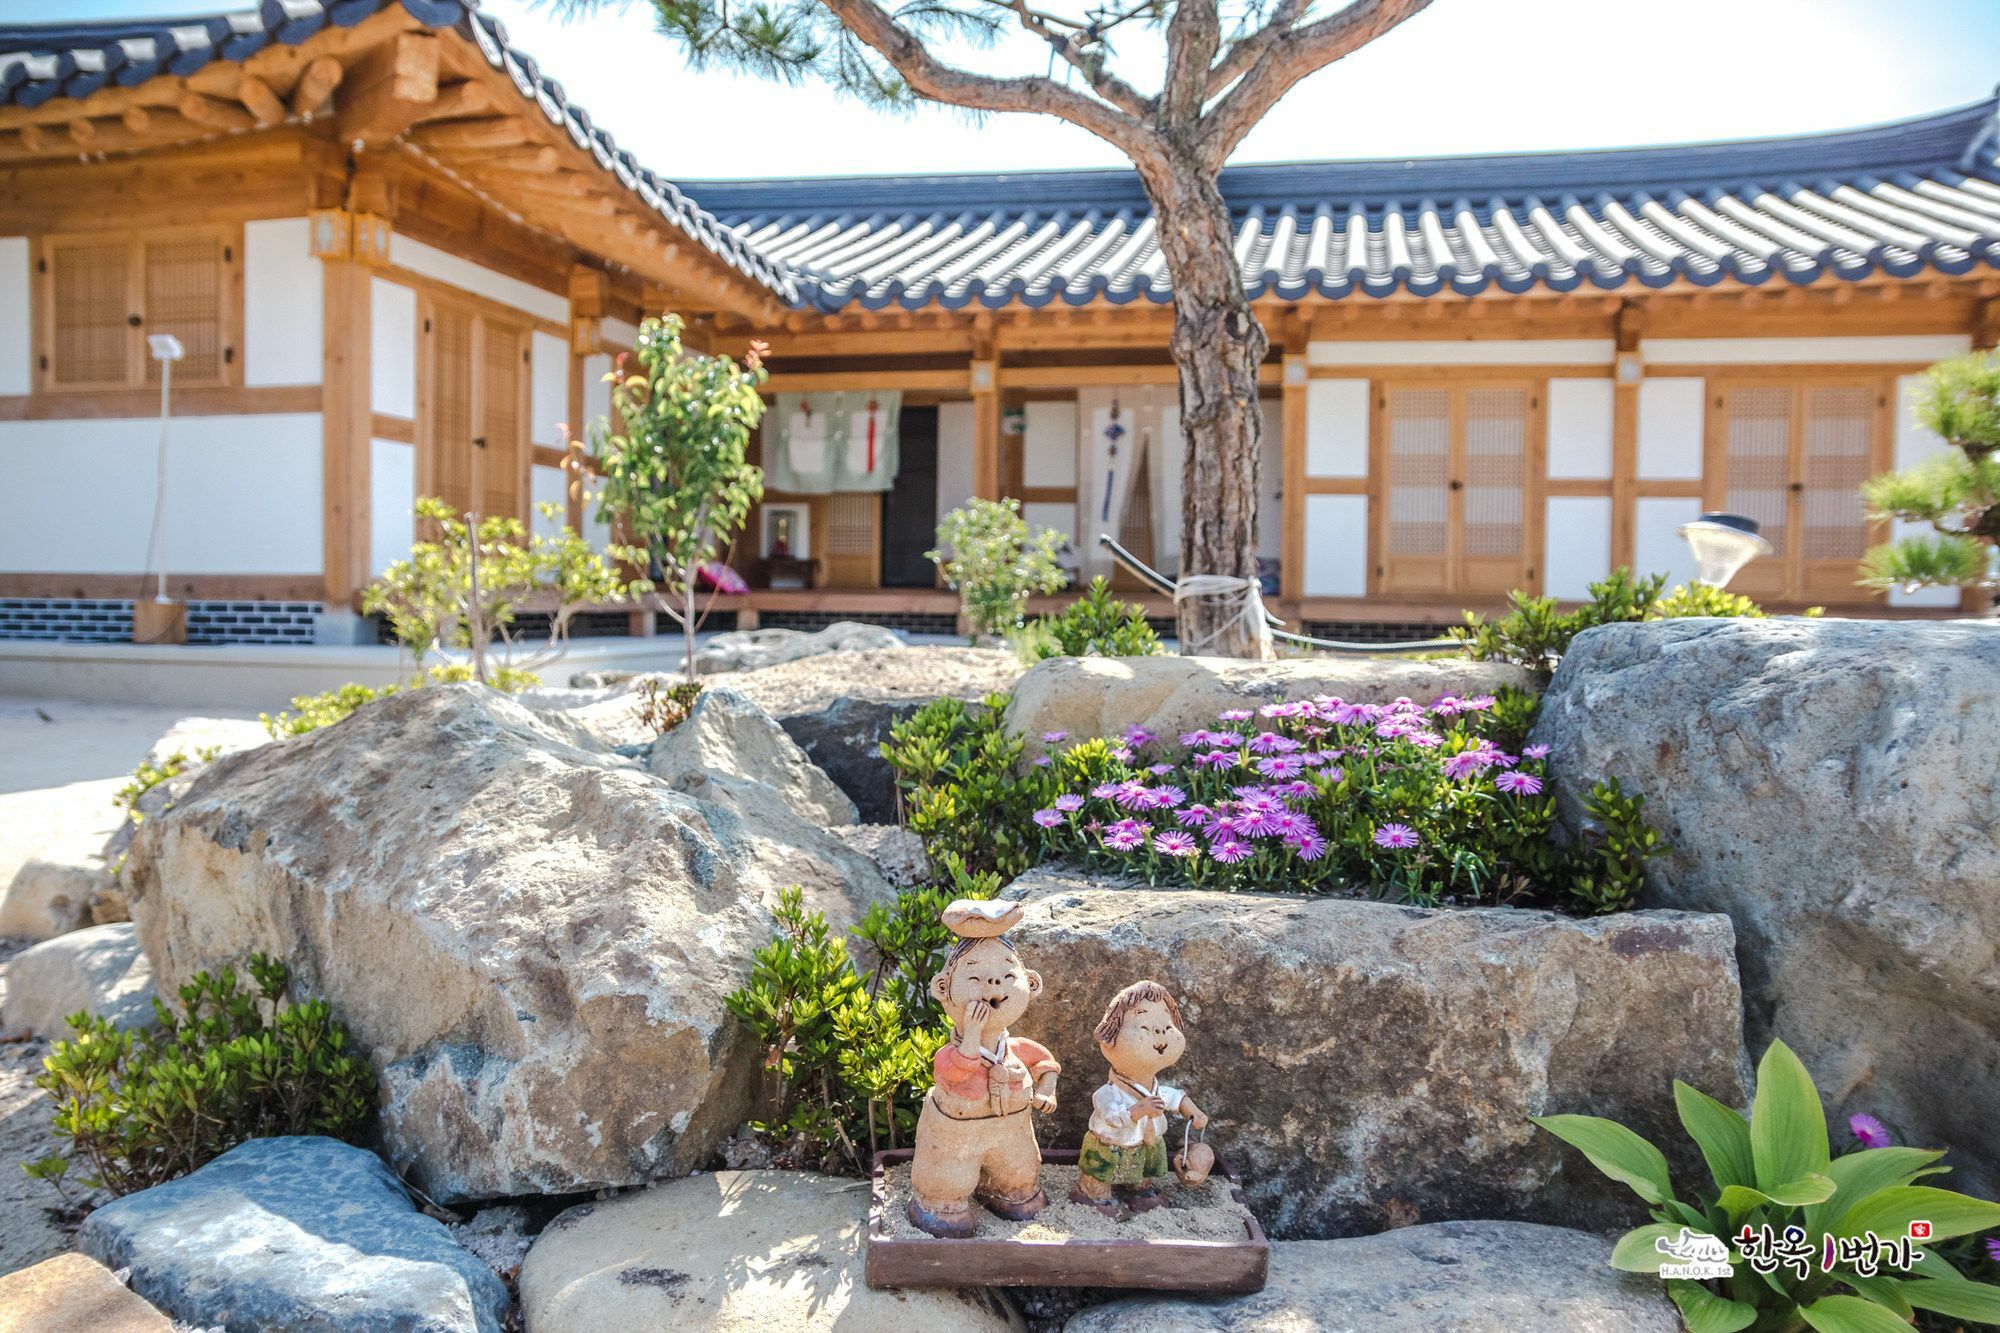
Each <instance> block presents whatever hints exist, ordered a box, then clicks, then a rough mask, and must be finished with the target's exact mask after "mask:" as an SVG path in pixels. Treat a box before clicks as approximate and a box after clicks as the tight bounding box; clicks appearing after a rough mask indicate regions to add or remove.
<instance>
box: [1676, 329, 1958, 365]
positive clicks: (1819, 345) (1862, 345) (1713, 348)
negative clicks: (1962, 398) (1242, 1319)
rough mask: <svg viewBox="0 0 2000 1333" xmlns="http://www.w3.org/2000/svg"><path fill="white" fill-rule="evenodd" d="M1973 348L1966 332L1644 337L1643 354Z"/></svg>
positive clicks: (1827, 355) (1934, 356)
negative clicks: (1878, 335) (1874, 334)
mask: <svg viewBox="0 0 2000 1333" xmlns="http://www.w3.org/2000/svg"><path fill="white" fill-rule="evenodd" d="M1971 350H1972V338H1971V337H1970V335H1968V334H1963V333H1916V334H1892V335H1884V336H1880V337H1870V338H1645V339H1642V340H1641V341H1640V344H1639V354H1640V356H1641V357H1643V358H1644V359H1645V360H1646V362H1647V363H1649V364H1651V365H1656V366H1675V365H1679V366H1704V365H1741V366H1749V365H1784V364H1786V363H1789V362H1809V361H1838V362H1856V361H1878V362H1897V361H1941V360H1943V359H1944V358H1945V357H1948V356H1958V355H1960V354H1961V353H1964V352H1969V351H1971Z"/></svg>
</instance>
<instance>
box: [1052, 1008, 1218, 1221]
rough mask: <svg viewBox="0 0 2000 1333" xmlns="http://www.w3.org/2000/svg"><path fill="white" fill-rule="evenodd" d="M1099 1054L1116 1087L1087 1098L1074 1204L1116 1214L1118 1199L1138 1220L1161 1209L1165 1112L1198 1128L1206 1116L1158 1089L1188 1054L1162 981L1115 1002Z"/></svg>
mask: <svg viewBox="0 0 2000 1333" xmlns="http://www.w3.org/2000/svg"><path fill="white" fill-rule="evenodd" d="M1096 1037H1097V1049H1098V1050H1100V1051H1102V1052H1103V1053H1104V1059H1105V1062H1106V1063H1107V1064H1109V1065H1110V1066H1111V1081H1110V1082H1108V1083H1106V1084H1105V1085H1104V1086H1103V1087H1101V1088H1099V1089H1098V1090H1097V1093H1096V1095H1095V1096H1093V1097H1092V1098H1091V1099H1090V1102H1091V1111H1090V1132H1089V1133H1087V1134H1085V1135H1084V1136H1083V1152H1082V1153H1081V1154H1080V1155H1079V1156H1078V1158H1077V1182H1076V1189H1075V1190H1074V1191H1073V1192H1072V1193H1071V1194H1070V1196H1069V1197H1070V1200H1071V1201H1072V1202H1074V1203H1080V1204H1084V1205H1086V1206H1088V1207H1091V1208H1095V1209H1097V1210H1098V1211H1099V1212H1101V1213H1103V1214H1104V1215H1105V1216H1107V1217H1116V1216H1117V1215H1118V1202H1117V1196H1118V1195H1121V1194H1122V1195H1123V1196H1124V1198H1125V1202H1126V1203H1127V1205H1128V1206H1130V1208H1131V1209H1132V1211H1133V1212H1135V1213H1143V1212H1146V1211H1147V1210H1149V1209H1153V1208H1157V1207H1159V1206H1160V1203H1161V1202H1162V1201H1161V1199H1160V1184H1161V1181H1162V1179H1163V1178H1164V1177H1165V1176H1166V1174H1167V1113H1168V1112H1169V1111H1171V1112H1173V1113H1174V1114H1176V1115H1184V1116H1186V1117H1187V1118H1188V1120H1189V1122H1190V1123H1191V1124H1193V1126H1194V1127H1195V1128H1196V1129H1201V1128H1203V1127H1204V1126H1206V1125H1207V1124H1208V1113H1207V1112H1206V1111H1203V1110H1202V1109H1201V1108H1200V1107H1199V1106H1196V1105H1195V1104H1194V1100H1193V1099H1192V1098H1190V1097H1189V1096H1188V1095H1187V1094H1186V1093H1185V1092H1182V1091H1181V1090H1180V1089H1179V1088H1170V1087H1168V1086H1167V1085H1166V1084H1164V1083H1161V1082H1159V1077H1160V1071H1161V1070H1163V1069H1168V1068H1171V1067H1172V1066H1173V1065H1174V1064H1175V1063H1176V1062H1177V1061H1179V1059H1180V1058H1181V1055H1182V1053H1183V1052H1185V1051H1186V1050H1187V1036H1186V1034H1185V1033H1183V1032H1182V1031H1181V1008H1180V1006H1179V1005H1178V1004H1176V1003H1174V997H1173V996H1172V995H1169V994H1168V993H1167V988H1166V987H1165V986H1162V985H1161V984H1160V983H1159V982H1157V981H1135V982H1133V983H1132V984H1131V985H1129V986H1127V987H1126V988H1125V989H1124V990H1122V991H1119V992H1118V994H1117V995H1115V996H1113V997H1112V1000H1111V1005H1110V1007H1109V1008H1107V1009H1106V1010H1105V1011H1104V1018H1103V1020H1102V1021H1100V1022H1099V1023H1098V1025H1097V1032H1096Z"/></svg>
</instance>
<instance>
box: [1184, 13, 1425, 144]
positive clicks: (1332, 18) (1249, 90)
mask: <svg viewBox="0 0 2000 1333" xmlns="http://www.w3.org/2000/svg"><path fill="white" fill-rule="evenodd" d="M1430 3H1431V0H1355V3H1353V4H1351V5H1349V6H1348V7H1347V8H1345V9H1343V10H1341V11H1340V12H1339V13H1338V14H1333V15H1329V16H1328V17H1326V18H1323V19H1321V20H1319V21H1318V22H1316V23H1308V24H1307V25H1306V26H1304V27H1302V28H1295V29H1292V30H1291V31H1289V32H1286V33H1284V34H1283V35H1281V36H1279V37H1277V38H1276V39H1274V40H1273V41H1271V42H1269V43H1268V44H1266V45H1265V46H1264V48H1263V52H1262V54H1261V55H1259V56H1258V57H1257V59H1256V61H1255V62H1254V63H1253V64H1252V65H1251V67H1250V68H1249V69H1248V70H1247V71H1245V72H1244V74H1243V75H1242V77H1241V78H1240V79H1239V80H1238V81H1237V83H1236V86H1235V87H1233V88H1231V89H1230V90H1229V92H1228V93H1227V94H1226V95H1225V96H1224V97H1223V99H1222V100H1221V101H1220V102H1219V103H1217V104H1216V107H1215V109H1214V110H1213V111H1212V112H1210V113H1209V114H1208V115H1207V116H1206V117H1204V118H1203V125H1202V132H1201V157H1202V161H1203V162H1204V164H1205V165H1206V166H1208V167H1209V168H1210V169H1211V170H1216V171H1219V170H1221V169H1222V164H1223V163H1224V162H1226V161H1228V160H1229V155H1230V154H1231V153H1233V152H1235V151H1236V146H1237V145H1238V144H1240V143H1242V142H1243V138H1244V136H1245V135H1247V134H1249V133H1250V131H1251V130H1252V129H1254V128H1256V125H1257V122H1258V121H1260V120H1262V119H1263V118H1264V116H1265V113H1267V112H1268V111H1270V109H1271V108H1272V107H1273V106H1276V105H1277V103H1278V99H1279V98H1281V97H1283V96H1284V95H1285V94H1286V93H1288V92H1290V91H1291V90H1292V89H1293V88H1294V87H1296V86H1297V85H1298V83H1299V81H1300V80H1301V79H1303V78H1305V77H1306V76H1307V75H1309V74H1313V73H1316V72H1317V71H1319V70H1322V69H1325V68H1326V67H1327V66H1328V65H1331V64H1333V63H1334V62H1335V61H1336V60H1339V59H1341V58H1342V57H1343V56H1347V55H1350V54H1352V53H1353V52H1355V51H1358V50H1360V49H1361V48H1362V47H1364V46H1366V45H1368V44H1369V43H1370V42H1372V41H1374V40H1375V39H1376V38H1378V37H1380V36H1382V35H1383V34H1384V33H1386V32H1388V31H1389V30H1390V29H1391V28H1394V27H1395V26H1396V25H1397V24H1399V23H1401V22H1403V20H1405V19H1407V18H1410V17H1412V16H1413V15H1416V14H1419V13H1421V12H1423V11H1424V10H1425V9H1428V8H1429V7H1430ZM1258 36H1259V35H1253V36H1251V37H1250V38H1247V39H1246V40H1248V41H1251V42H1256V41H1257V40H1258ZM1224 63H1225V64H1226V63H1227V61H1225V62H1224Z"/></svg>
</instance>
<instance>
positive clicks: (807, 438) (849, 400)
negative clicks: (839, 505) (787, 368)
mask: <svg viewBox="0 0 2000 1333" xmlns="http://www.w3.org/2000/svg"><path fill="white" fill-rule="evenodd" d="M902 407H903V395H902V392H901V391H900V390H895V389H883V390H875V391H867V392H855V393H844V392H843V393H781V394H779V395H778V397H777V401H776V402H774V403H773V404H772V405H771V411H770V412H769V413H768V414H767V415H766V416H765V418H764V421H765V431H764V442H765V443H764V485H765V487H766V489H769V490H773V491H782V492H785V493H787V494H792V495H831V494H833V493H835V492H837V491H886V490H888V489H889V488H890V487H891V486H892V485H893V484H894V483H895V480H896V469H897V465H898V462H899V452H898V449H897V432H896V421H897V418H898V417H899V416H900V415H901V413H902Z"/></svg>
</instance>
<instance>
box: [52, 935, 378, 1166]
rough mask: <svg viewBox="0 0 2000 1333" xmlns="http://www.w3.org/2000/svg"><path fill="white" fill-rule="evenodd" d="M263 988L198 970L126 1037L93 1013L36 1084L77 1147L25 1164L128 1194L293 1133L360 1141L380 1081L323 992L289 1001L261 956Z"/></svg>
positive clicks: (254, 964)
mask: <svg viewBox="0 0 2000 1333" xmlns="http://www.w3.org/2000/svg"><path fill="white" fill-rule="evenodd" d="M250 975H251V978H252V980H253V981H254V983H255V990H254V992H253V991H248V990H243V989H240V988H239V987H238V984H237V977H236V974H235V972H234V971H232V970H229V969H224V970H223V971H222V973H221V974H220V975H217V976H211V975H210V974H208V973H207V972H201V973H197V974H196V975H195V977H194V978H193V980H191V981H189V982H188V983H187V984H186V985H184V986H182V987H181V988H180V997H179V998H180V1002H181V1012H180V1013H179V1014H176V1013H175V1012H174V1011H173V1010H171V1009H169V1008H168V1007H167V1006H166V1005H165V1004H164V1003H162V1002H161V1001H158V1000H155V1001H154V1002H153V1008H154V1012H155V1015H156V1016H157V1018H158V1020H159V1022H158V1026H156V1027H149V1028H146V1029H144V1030H142V1031H139V1032H120V1031H118V1030H117V1029H115V1028H114V1027H112V1025H111V1024H110V1022H109V1021H107V1020H105V1019H103V1018H97V1017H93V1016H92V1015H90V1014H87V1013H79V1014H75V1015H73V1016H71V1018H70V1020H69V1025H70V1028H71V1030H72V1032H73V1033H74V1034H75V1035H74V1036H73V1037H71V1038H70V1039H69V1040H67V1041H58V1042H56V1043H55V1044H54V1045H53V1046H52V1047H51V1048H50V1050H49V1055H48V1058H47V1059H46V1060H44V1061H43V1072H42V1073H41V1074H40V1075H39V1076H37V1077H36V1079H35V1084H36V1086H37V1087H39V1088H41V1089H42V1090H43V1091H44V1092H47V1093H48V1094H49V1096H50V1098H51V1099H52V1100H53V1102H54V1105H55V1116H54V1125H55V1131H56V1133H57V1135H59V1136H60V1137H61V1138H63V1139H65V1140H67V1141H68V1150H67V1152H64V1153H59V1154H56V1155H55V1156H53V1157H47V1158H43V1159H41V1160H40V1161H37V1162H31V1163H28V1164H26V1169H27V1170H28V1173H29V1174H30V1175H33V1176H36V1177H38V1178H41V1179H46V1180H50V1181H51V1182H52V1183H55V1184H57V1186H58V1188H60V1182H61V1180H62V1179H63V1177H64V1176H66V1175H67V1173H68V1169H69V1165H70V1163H71V1162H72V1161H80V1162H81V1163H82V1164H83V1165H84V1166H85V1167H86V1168H87V1169H88V1170H89V1172H90V1174H89V1175H88V1176H86V1177H85V1178H84V1180H85V1183H86V1184H88V1185H89V1186H90V1187H92V1188H93V1189H95V1188H103V1189H107V1190H109V1191H111V1193H113V1194H129V1193H131V1192H132V1191H134V1190H142V1189H147V1188H149V1187H151V1186H153V1185H157V1184H160V1183H161V1182H163V1181H168V1180H173V1179H176V1178H177V1177H180V1176H184V1175H186V1174H187V1173H188V1172H190V1171H193V1170H196V1169H197V1168H199V1167H201V1166H202V1165H203V1164H205V1163H207V1162H209V1161H211V1160H213V1159H214V1158H216V1157H219V1156H220V1155H222V1154H223V1153H225V1152H227V1151H229V1149H231V1148H233V1147H235V1146H236V1145H237V1144H239V1143H243V1142H246V1141H248V1140H250V1139H258V1138H269V1137H273V1136H277V1135H285V1134H326V1135H330V1136H332V1137H334V1138H339V1139H346V1140H348V1141H349V1142H354V1141H357V1140H359V1139H360V1138H361V1136H362V1135H363V1134H364V1132H365V1131H366V1130H367V1128H368V1123H369V1119H370V1116H371V1114H372V1113H373V1110H374V1091H375V1076H374V1072H373V1071H372V1070H371V1069H370V1068H369V1065H368V1062H367V1061H366V1060H365V1059H363V1058H361V1057H360V1056H359V1055H357V1054H354V1053H353V1052H352V1050H351V1049H350V1041H349V1038H348V1033H347V1029H346V1028H345V1027H344V1026H342V1025H341V1024H340V1023H339V1022H337V1021H336V1020H335V1019H334V1017H333V1015H332V1011H331V1010H329V1009H328V1007H327V1005H326V1002H325V1001H323V1000H308V1001H306V1002H304V1003H303V1004H287V1003H285V1002H284V996H285V988H286V984H287V982H288V980H289V976H288V973H287V972H286V969H285V965H284V964H283V963H281V962H278V961H276V960H275V959H271V958H267V957H265V956H263V955H261V954H259V955H255V956H253V957H252V958H251V960H250Z"/></svg>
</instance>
